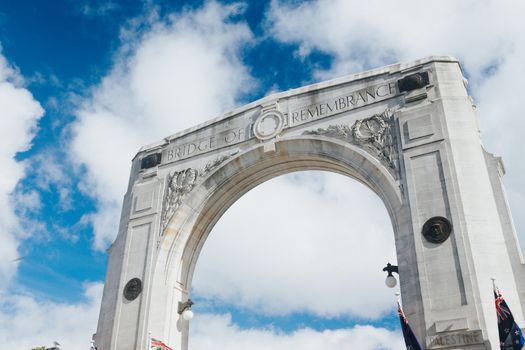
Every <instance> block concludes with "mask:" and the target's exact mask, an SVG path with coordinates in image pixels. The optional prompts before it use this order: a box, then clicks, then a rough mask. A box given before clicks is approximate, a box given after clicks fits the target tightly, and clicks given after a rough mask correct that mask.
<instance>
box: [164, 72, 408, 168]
mask: <svg viewBox="0 0 525 350" xmlns="http://www.w3.org/2000/svg"><path fill="white" fill-rule="evenodd" d="M397 94H398V91H397V85H396V81H395V80H390V81H383V82H381V83H377V84H371V85H369V86H365V87H363V88H360V89H355V90H350V91H348V92H346V93H344V94H340V95H337V96H332V97H327V98H326V99H323V100H320V101H319V100H318V99H319V95H317V94H315V95H310V96H308V95H300V97H299V98H297V99H296V101H294V102H292V101H288V100H287V99H281V100H279V101H278V105H279V108H278V110H279V111H280V112H281V113H282V114H283V116H284V125H283V129H287V128H292V127H296V126H299V125H302V124H306V123H309V122H313V121H316V120H320V119H324V118H328V117H331V116H334V115H337V114H340V113H344V112H348V111H351V110H353V109H357V108H360V107H364V106H367V105H370V104H373V103H376V102H380V101H385V100H387V99H390V98H392V97H395V96H396V95H397ZM326 95H328V94H326ZM316 100H318V102H316V103H314V104H312V103H311V101H316ZM306 101H308V102H310V103H308V104H305V102H306ZM259 113H260V107H256V108H254V109H252V110H249V111H247V112H244V113H242V114H239V115H237V116H233V117H231V118H229V119H225V120H224V121H221V122H220V124H219V125H215V126H210V127H205V128H203V129H201V130H197V131H195V132H193V133H190V134H187V135H184V136H183V137H181V138H180V139H179V140H177V139H176V140H174V141H173V142H172V144H170V145H169V146H167V147H166V149H164V150H163V154H162V163H171V162H176V161H178V160H182V159H186V158H190V157H193V156H197V155H199V154H203V153H207V152H210V151H213V150H216V149H220V148H223V147H227V146H231V145H235V144H238V143H242V142H245V141H248V140H250V139H252V138H254V136H255V135H254V133H253V123H254V119H255V118H254V116H256V115H258V114H259ZM228 125H229V126H230V127H228ZM234 125H236V126H234ZM192 136H193V137H192Z"/></svg>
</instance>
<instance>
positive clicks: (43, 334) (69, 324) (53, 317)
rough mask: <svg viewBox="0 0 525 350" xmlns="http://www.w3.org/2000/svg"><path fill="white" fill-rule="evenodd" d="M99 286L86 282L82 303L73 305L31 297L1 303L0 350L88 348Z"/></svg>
mask: <svg viewBox="0 0 525 350" xmlns="http://www.w3.org/2000/svg"><path fill="white" fill-rule="evenodd" d="M102 287H103V285H102V284H101V283H86V284H85V286H84V299H85V300H84V301H82V302H79V303H76V304H67V303H57V302H52V301H40V300H37V299H35V298H34V297H32V296H30V295H10V296H6V297H3V298H2V300H1V301H0V310H2V311H0V342H1V344H2V348H3V349H31V348H33V347H36V346H51V345H52V344H53V342H54V341H57V342H59V343H60V344H61V346H62V347H63V349H68V350H82V349H88V348H89V344H90V340H91V337H92V334H93V333H94V329H95V327H96V326H95V325H96V322H97V318H98V312H99V308H100V299H101V297H102Z"/></svg>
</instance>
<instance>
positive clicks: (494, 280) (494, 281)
mask: <svg viewBox="0 0 525 350" xmlns="http://www.w3.org/2000/svg"><path fill="white" fill-rule="evenodd" d="M490 279H491V281H492V289H493V290H494V293H495V292H496V279H495V278H494V277H491V278H490Z"/></svg>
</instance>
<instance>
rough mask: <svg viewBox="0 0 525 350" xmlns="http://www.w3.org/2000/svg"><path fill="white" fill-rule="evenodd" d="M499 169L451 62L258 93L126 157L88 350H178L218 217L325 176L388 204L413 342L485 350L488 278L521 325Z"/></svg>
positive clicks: (489, 325)
mask: <svg viewBox="0 0 525 350" xmlns="http://www.w3.org/2000/svg"><path fill="white" fill-rule="evenodd" d="M501 169H502V167H501V162H500V161H499V160H498V158H495V157H493V156H491V155H489V154H487V153H486V152H485V151H484V150H483V148H482V147H481V145H480V139H479V133H478V129H477V124H476V120H475V114H474V109H473V106H472V102H471V99H470V98H469V96H468V95H467V92H466V89H465V86H464V78H463V76H462V74H461V70H460V67H459V64H458V62H457V61H456V60H454V59H451V58H448V57H437V58H436V57H432V58H428V59H424V60H420V61H417V62H413V63H410V64H403V65H394V66H389V67H385V68H380V69H376V70H373V71H369V72H365V73H361V74H357V75H354V76H350V77H346V78H341V79H338V80H334V81H329V82H325V83H320V84H316V85H312V86H308V87H304V88H300V89H296V90H291V91H288V92H285V93H280V94H276V95H272V96H268V97H266V98H264V99H263V100H260V101H256V102H254V103H251V104H249V105H247V106H244V107H241V108H240V109H238V110H236V111H234V112H231V113H228V114H226V115H225V116H223V117H221V118H218V119H215V120H212V121H210V122H208V123H205V124H203V125H200V126H198V127H196V128H193V129H190V130H187V131H185V132H183V133H179V134H176V135H174V136H171V137H168V138H166V139H165V140H164V141H163V142H160V143H159V144H155V145H150V146H148V147H145V148H144V149H142V150H141V151H140V152H139V153H138V154H137V156H136V158H135V159H134V161H133V167H132V171H131V178H130V185H129V188H128V193H127V194H126V197H125V200H124V207H123V212H122V219H121V227H120V231H119V235H118V237H117V239H116V241H115V243H114V244H113V246H112V248H111V252H110V260H109V266H108V274H107V278H106V285H105V289H104V296H103V301H102V307H101V314H100V318H99V325H98V329H97V333H96V337H95V342H96V344H97V346H99V348H100V349H146V347H147V339H148V334H149V333H151V335H152V336H153V337H155V338H157V339H161V340H163V341H165V342H166V343H168V344H169V345H170V346H172V347H173V348H175V349H183V350H185V349H187V348H188V322H186V321H184V320H183V319H182V318H181V317H180V315H179V314H178V313H177V309H178V303H179V302H184V301H186V300H187V299H188V298H189V297H190V296H189V294H188V291H189V290H190V287H191V281H192V276H193V271H194V268H195V264H196V262H197V259H198V256H199V252H200V251H201V249H202V246H203V244H204V242H205V240H206V238H207V236H208V234H209V232H210V231H211V229H212V228H213V226H214V224H215V223H216V222H217V220H218V219H219V218H220V217H221V215H222V214H223V213H224V212H225V211H226V210H227V209H228V208H229V207H230V206H231V205H232V204H233V203H234V202H235V201H236V200H237V199H238V198H240V197H241V196H242V195H243V194H244V193H246V192H247V191H249V190H250V189H252V188H253V187H255V186H257V185H258V184H260V183H262V182H264V181H266V180H268V179H271V178H273V177H276V176H279V175H282V174H286V173H289V172H293V171H298V170H327V171H332V172H337V173H340V174H344V175H347V176H350V177H352V178H354V179H356V180H358V181H360V182H362V183H363V184H365V185H366V186H368V187H369V188H370V189H372V190H373V191H374V192H375V193H376V194H377V195H378V196H379V197H380V198H381V199H382V201H383V203H384V204H385V207H386V208H387V211H388V213H389V215H390V218H391V221H392V226H393V229H394V234H395V242H396V252H397V258H398V263H399V270H400V271H399V272H400V285H401V292H402V296H403V301H404V302H405V309H406V310H405V311H406V313H407V314H408V317H409V319H410V321H411V324H412V327H413V329H414V330H415V332H416V334H417V335H418V337H419V338H420V340H421V342H422V343H426V345H427V348H441V347H448V348H458V349H459V348H461V349H465V348H468V349H490V348H494V349H496V348H498V347H499V344H498V335H497V327H496V323H495V322H496V316H495V311H494V308H493V297H492V292H491V285H490V280H489V277H491V276H497V277H498V280H499V281H501V282H500V283H501V284H502V285H504V286H505V294H506V297H507V300H508V301H509V303H511V304H512V305H513V312H514V316H515V318H516V319H517V320H518V321H520V322H521V323H523V322H522V321H523V314H522V298H521V295H520V293H521V292H522V291H524V290H525V286H524V284H523V283H524V281H525V280H524V279H523V276H522V275H523V273H524V272H525V271H524V270H523V266H522V261H521V254H520V251H519V248H518V245H517V242H516V235H515V232H514V229H513V226H512V223H511V220H510V213H509V210H508V207H507V205H506V200H505V196H504V192H503V188H502V186H501V183H500V176H501V175H502V174H501ZM436 217H438V218H441V219H438V221H435V220H436V219H434V218H436ZM439 220H441V221H439ZM429 222H430V223H434V226H432V225H431V227H433V228H432V229H428V230H427V229H425V230H423V226H424V224H425V223H427V226H428V223H429ZM442 222H445V224H442ZM509 223H510V224H509ZM446 224H450V225H451V228H452V229H451V230H450V231H447V225H446ZM452 342H454V344H452Z"/></svg>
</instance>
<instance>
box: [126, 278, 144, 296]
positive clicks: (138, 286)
mask: <svg viewBox="0 0 525 350" xmlns="http://www.w3.org/2000/svg"><path fill="white" fill-rule="evenodd" d="M140 292H142V281H141V280H140V278H132V279H130V280H129V282H128V283H126V287H124V298H126V299H128V300H129V301H132V300H135V299H137V297H138V296H139V294H140Z"/></svg>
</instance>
